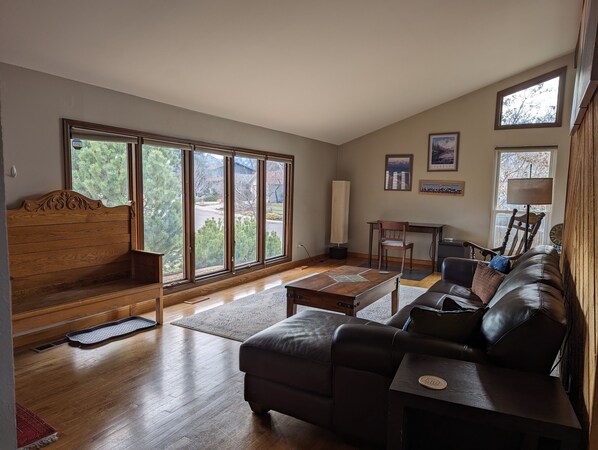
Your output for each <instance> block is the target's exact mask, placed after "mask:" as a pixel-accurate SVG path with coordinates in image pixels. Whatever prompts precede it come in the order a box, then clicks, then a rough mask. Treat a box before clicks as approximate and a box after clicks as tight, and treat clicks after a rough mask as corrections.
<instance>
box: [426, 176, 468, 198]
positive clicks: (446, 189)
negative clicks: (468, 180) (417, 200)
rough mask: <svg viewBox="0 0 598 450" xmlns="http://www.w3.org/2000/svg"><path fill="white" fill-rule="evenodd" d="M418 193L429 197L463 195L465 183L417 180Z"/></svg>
mask: <svg viewBox="0 0 598 450" xmlns="http://www.w3.org/2000/svg"><path fill="white" fill-rule="evenodd" d="M419 193H420V194H430V195H455V196H460V197H462V196H463V195H465V181H452V180H450V181H448V180H447V181H445V180H419Z"/></svg>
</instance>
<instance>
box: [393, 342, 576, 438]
mask: <svg viewBox="0 0 598 450" xmlns="http://www.w3.org/2000/svg"><path fill="white" fill-rule="evenodd" d="M422 375H435V376H438V377H441V378H443V379H444V380H446V381H447V383H448V386H447V387H446V389H444V390H438V391H435V390H432V389H428V388H425V387H423V386H421V385H420V384H419V382H418V379H419V377H421V376H422ZM411 410H419V411H425V412H428V413H434V414H436V415H441V416H446V417H449V418H454V419H458V420H463V421H466V422H470V423H475V424H479V425H481V426H484V425H485V426H492V427H495V428H497V429H499V430H509V431H515V432H519V433H522V434H523V435H524V439H523V448H525V449H528V448H529V449H532V448H533V449H537V448H538V441H539V440H540V437H545V438H549V439H553V440H554V441H559V442H560V445H561V447H560V448H561V449H563V450H565V449H567V450H569V449H576V448H577V447H576V445H577V444H578V442H579V438H580V431H581V427H580V425H579V421H578V420H577V417H576V415H575V413H574V412H573V408H572V407H571V404H570V402H569V399H568V397H567V395H566V394H565V391H564V389H563V387H562V385H561V382H560V379H558V378H555V377H549V376H546V375H541V374H535V373H529V372H521V371H516V370H510V369H504V368H500V367H496V366H486V365H481V364H474V363H470V362H466V361H458V360H452V359H446V358H439V357H434V356H427V355H419V354H413V353H408V354H407V355H405V357H404V358H403V361H402V362H401V365H400V366H399V369H398V370H397V373H396V375H395V377H394V379H393V381H392V384H391V385H390V392H389V414H388V448H392V449H395V448H399V449H408V448H411V447H410V446H409V441H410V438H409V426H408V423H409V419H408V418H409V411H411ZM475 428H476V427H475V425H474V426H472V427H465V426H464V427H463V428H462V433H463V436H467V433H468V431H471V430H475ZM489 444H490V443H489ZM443 448H445V449H453V448H459V447H458V446H457V447H455V446H454V445H452V446H451V444H450V443H448V442H447V443H446V446H443ZM468 448H469V447H468ZM550 448H554V447H553V446H551V447H550Z"/></svg>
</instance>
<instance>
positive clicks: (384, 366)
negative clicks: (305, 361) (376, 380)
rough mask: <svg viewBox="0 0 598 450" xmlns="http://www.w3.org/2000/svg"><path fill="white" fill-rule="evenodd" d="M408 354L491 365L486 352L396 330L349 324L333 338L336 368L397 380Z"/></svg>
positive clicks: (333, 360)
mask: <svg viewBox="0 0 598 450" xmlns="http://www.w3.org/2000/svg"><path fill="white" fill-rule="evenodd" d="M406 353H422V354H426V355H432V356H443V357H445V358H452V359H460V360H463V361H472V362H478V363H487V362H488V359H487V357H486V355H485V354H484V352H482V351H481V350H479V349H476V348H472V347H468V346H467V345H463V344H458V343H456V342H450V341H444V340H441V339H436V338H433V337H429V336H425V335H422V334H417V333H409V332H406V331H402V330H399V329H397V328H394V327H389V326H385V327H372V326H369V325H358V324H345V325H341V326H340V327H338V328H337V329H336V331H335V332H334V336H333V337H332V365H333V366H343V367H349V368H352V369H355V370H362V371H366V372H373V373H377V374H380V375H384V376H388V377H393V376H394V374H395V372H396V371H397V369H398V367H399V364H400V363H401V361H402V359H403V356H404V355H405V354H406Z"/></svg>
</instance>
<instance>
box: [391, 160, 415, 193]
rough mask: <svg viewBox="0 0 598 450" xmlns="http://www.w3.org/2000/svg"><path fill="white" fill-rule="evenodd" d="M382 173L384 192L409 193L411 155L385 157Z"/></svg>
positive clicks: (411, 171) (411, 166) (411, 173)
mask: <svg viewBox="0 0 598 450" xmlns="http://www.w3.org/2000/svg"><path fill="white" fill-rule="evenodd" d="M384 171H385V172H384V190H385V191H410V190H411V179H412V178H413V155H386V161H385V164H384Z"/></svg>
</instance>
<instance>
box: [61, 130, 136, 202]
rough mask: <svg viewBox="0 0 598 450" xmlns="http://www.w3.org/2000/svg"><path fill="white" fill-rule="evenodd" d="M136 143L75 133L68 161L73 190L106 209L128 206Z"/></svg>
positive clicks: (106, 136) (122, 139)
mask: <svg viewBox="0 0 598 450" xmlns="http://www.w3.org/2000/svg"><path fill="white" fill-rule="evenodd" d="M136 142H137V139H136V138H134V137H131V136H118V135H107V134H106V133H100V132H94V131H91V130H80V129H76V128H75V129H73V132H72V134H71V139H69V146H70V157H69V158H68V161H67V164H70V170H69V172H70V176H71V186H72V189H74V190H75V191H77V192H79V193H81V194H83V195H85V196H87V197H89V198H93V199H98V200H102V202H103V203H104V204H105V205H106V206H118V205H126V204H128V203H129V201H130V200H132V198H131V190H130V177H129V165H130V160H131V155H132V148H133V145H134V144H135V143H136Z"/></svg>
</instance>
